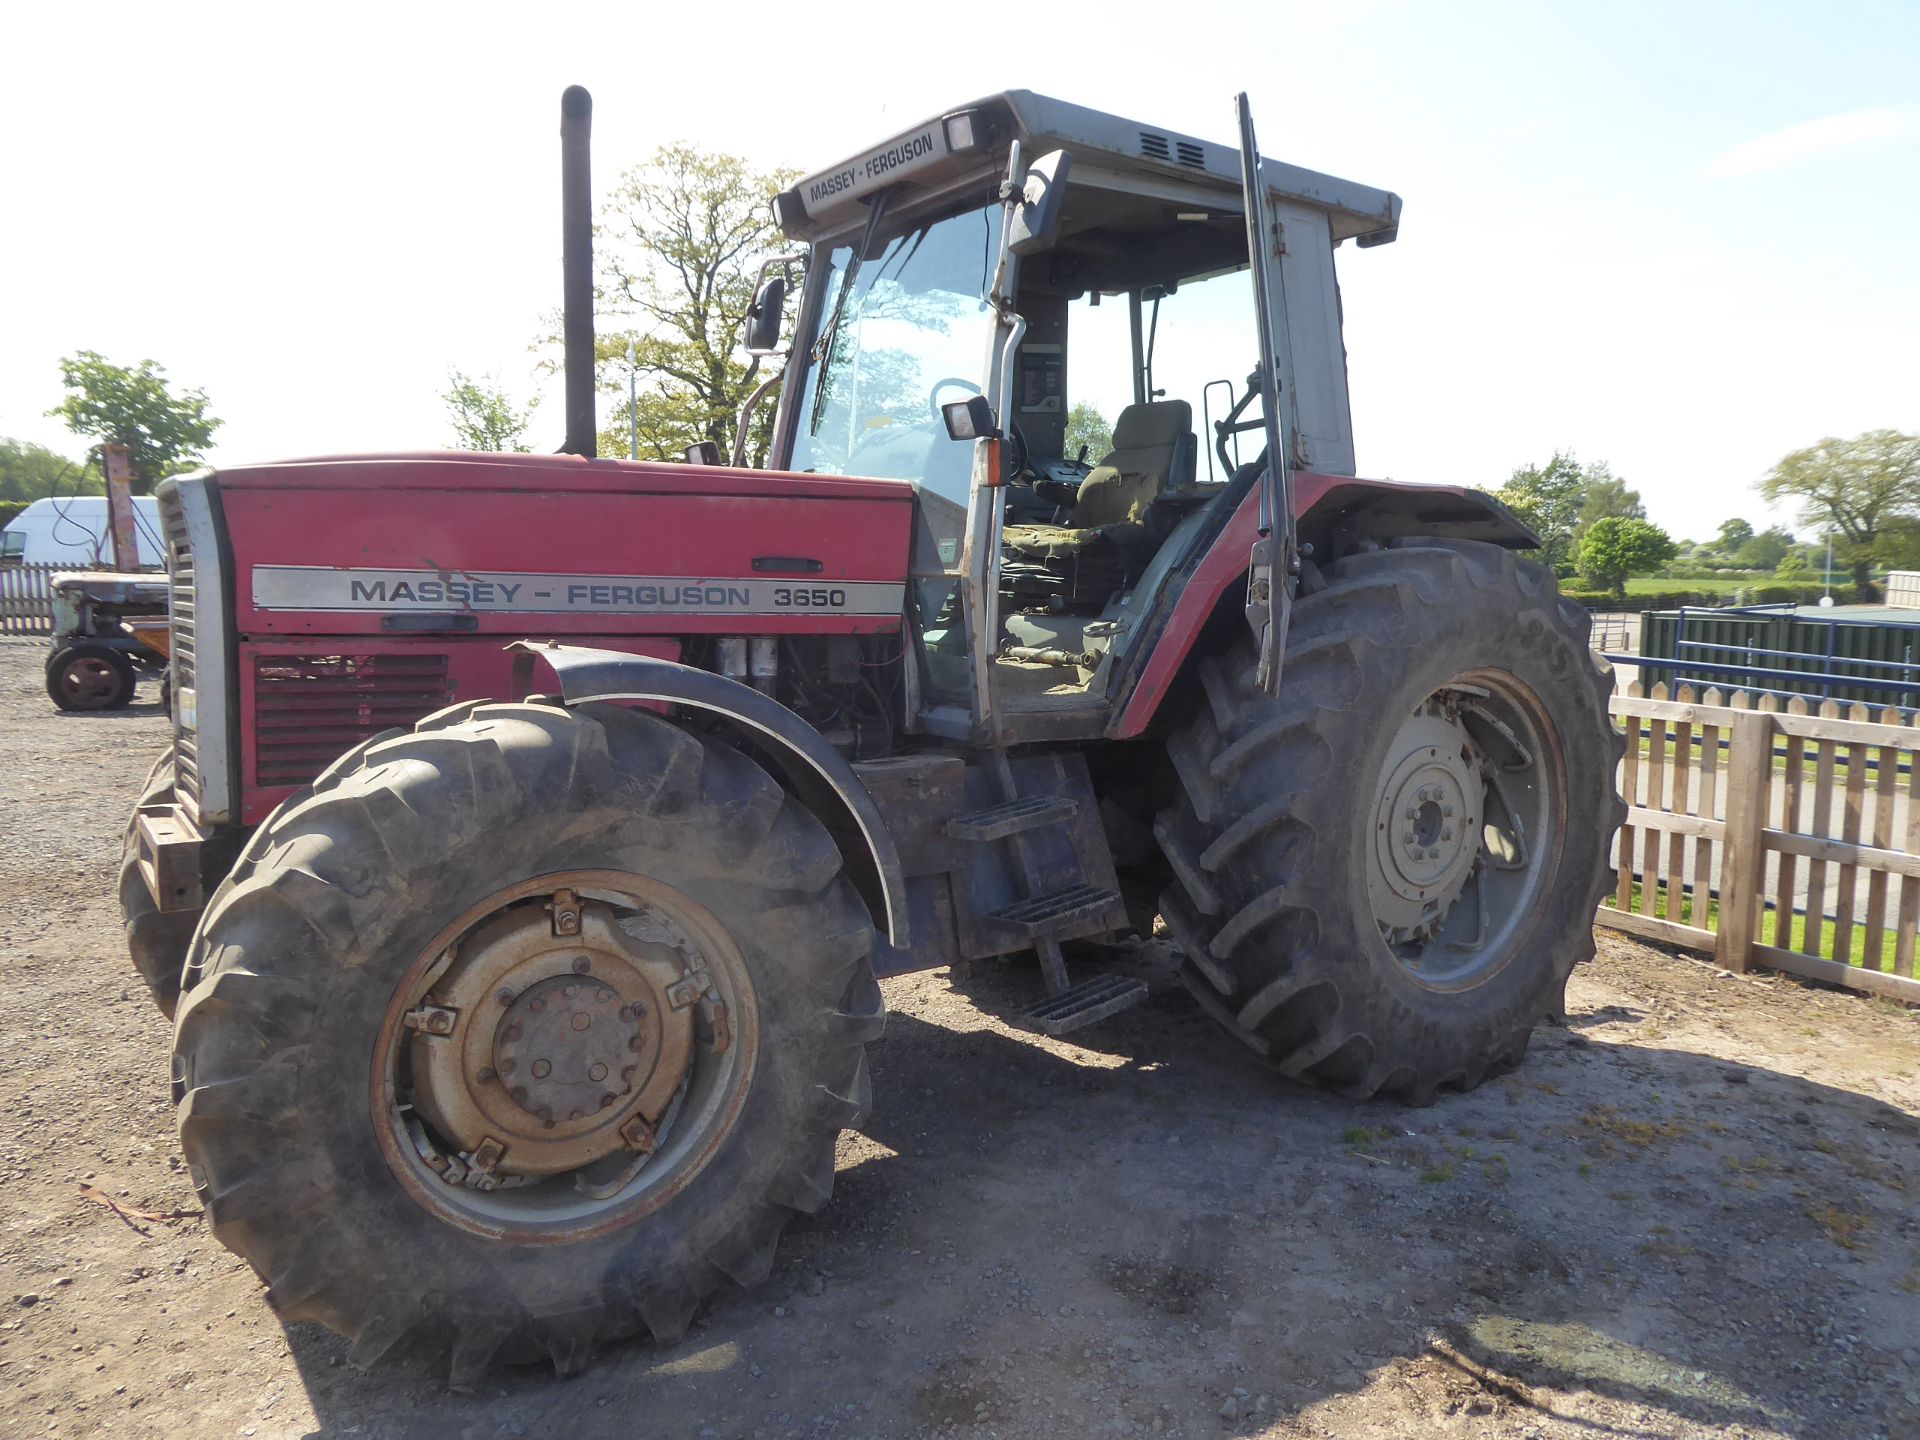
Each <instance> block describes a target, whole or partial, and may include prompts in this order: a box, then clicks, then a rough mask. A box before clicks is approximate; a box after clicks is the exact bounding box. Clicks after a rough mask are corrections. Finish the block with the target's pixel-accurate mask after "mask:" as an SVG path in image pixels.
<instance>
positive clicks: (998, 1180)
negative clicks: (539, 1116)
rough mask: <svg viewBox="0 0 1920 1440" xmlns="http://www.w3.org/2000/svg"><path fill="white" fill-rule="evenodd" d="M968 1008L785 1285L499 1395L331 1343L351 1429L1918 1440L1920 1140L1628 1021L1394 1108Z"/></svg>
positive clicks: (503, 1380)
mask: <svg viewBox="0 0 1920 1440" xmlns="http://www.w3.org/2000/svg"><path fill="white" fill-rule="evenodd" d="M965 983H966V992H965V995H964V997H963V995H962V994H961V993H960V992H958V991H952V990H949V989H948V988H947V986H946V985H945V983H944V982H943V981H940V980H921V981H916V982H914V984H915V986H916V988H915V989H914V990H913V991H912V992H911V994H910V995H909V997H908V1005H907V1012H906V1013H896V1015H895V1017H894V1019H893V1022H892V1025H891V1027H890V1029H889V1032H888V1035H887V1037H886V1039H885V1040H884V1041H882V1042H881V1043H880V1044H879V1045H878V1046H877V1047H876V1048H875V1051H874V1065H873V1070H874V1082H875V1092H876V1099H877V1103H876V1106H875V1109H874V1112H873V1116H872V1119H871V1121H870V1123H869V1126H868V1129H867V1132H866V1135H865V1136H864V1137H863V1138H850V1139H849V1141H848V1142H847V1143H846V1145H845V1146H844V1147H843V1153H842V1169H841V1175H840V1180H839V1188H838V1190H837V1193H836V1195H835V1198H834V1201H833V1203H832V1205H831V1206H830V1207H829V1208H828V1209H827V1210H826V1211H825V1212H823V1213H822V1214H821V1215H820V1216H818V1217H815V1218H811V1219H802V1220H800V1221H798V1222H796V1224H795V1225H794V1227H793V1228H792V1229H791V1230H790V1231H789V1232H788V1237H787V1241H786V1243H785V1245H784V1247H783V1250H782V1256H781V1260H780V1261H779V1263H778V1264H777V1265H776V1267H775V1270H774V1273H773V1275H772V1277H771V1278H770V1280H769V1281H768V1282H767V1283H766V1284H765V1285H764V1286H762V1287H761V1288H760V1289H758V1290H757V1291H755V1292H753V1293H751V1294H747V1295H741V1296H736V1297H733V1298H729V1299H725V1300H722V1301H720V1302H717V1303H715V1304H713V1305H712V1306H710V1307H709V1308H708V1310H707V1311H706V1312H705V1313H704V1314H703V1315H702V1316H701V1317H700V1320H699V1321H698V1322H697V1323H696V1326H695V1328H694V1329H693V1330H692V1331H691V1332H690V1333H689V1335H688V1337H687V1339H686V1340H684V1341H683V1342H682V1343H681V1344H679V1345H676V1346H673V1347H671V1348H667V1349H661V1348H656V1347H654V1346H651V1345H649V1344H646V1343H642V1342H625V1343H620V1344H616V1345H612V1346H609V1347H608V1348H606V1349H605V1350H604V1351H603V1352H602V1353H601V1355H600V1358H599V1360H598V1363H597V1365H596V1366H595V1368H594V1369H593V1370H591V1371H590V1372H589V1373H588V1374H587V1375H586V1376H585V1377H583V1378H581V1379H578V1380H572V1381H564V1382H562V1381H556V1380H554V1379H553V1378H552V1376H551V1375H550V1373H548V1372H544V1371H539V1370H532V1369H526V1370H513V1371H504V1372H501V1373H499V1374H498V1375H497V1376H496V1377H494V1379H493V1380H492V1381H490V1382H489V1384H488V1385H487V1386H486V1388H485V1389H484V1391H483V1392H482V1393H481V1394H479V1395H476V1396H458V1395H450V1394H448V1393H446V1392H445V1391H444V1390H443V1389H442V1386H441V1380H440V1376H439V1374H438V1373H437V1372H436V1371H435V1370H433V1369H432V1368H430V1367H429V1366H428V1365H427V1364H426V1363H425V1362H424V1361H423V1360H420V1359H406V1358H402V1359H401V1360H399V1361H398V1362H390V1363H389V1364H387V1365H385V1366H384V1367H382V1368H379V1369H377V1370H375V1371H374V1372H372V1373H371V1374H361V1373H359V1372H355V1371H353V1370H351V1369H349V1368H346V1367H345V1366H344V1365H343V1364H342V1356H343V1354H344V1346H343V1345H342V1344H341V1343H340V1342H339V1341H337V1340H336V1339H334V1338H333V1337H331V1336H329V1335H326V1334H324V1333H322V1332H318V1331H313V1330H310V1329H308V1328H306V1327H294V1329H293V1330H292V1331H291V1332H290V1335H289V1341H290V1344H291V1346H292V1349H293V1353H294V1355H295V1357H296V1360H297V1362H298V1364H299V1366H300V1369H301V1372H302V1377H303V1379H304V1382H305V1384H306V1387H307V1390H308V1393H309V1395H310V1397H311V1399H312V1403H313V1405H314V1406H315V1409H316V1412H317V1414H318V1415H319V1416H320V1417H321V1419H322V1422H323V1425H324V1427H325V1429H326V1430H327V1432H329V1433H353V1434H358V1435H362V1436H411V1435H427V1434H433V1435H435V1436H449V1435H460V1436H483V1435H495V1434H506V1435H515V1434H525V1435H597V1434H630V1433H646V1434H649V1435H661V1436H680V1435H685V1436H690V1437H698V1436H705V1435H713V1436H756V1435H757V1436H786V1435H801V1436H824V1435H829V1434H831V1435H836V1436H864V1435H872V1436H882V1437H893V1436H904V1435H917V1434H925V1433H932V1432H934V1431H936V1430H943V1429H947V1428H949V1427H959V1428H961V1429H968V1427H973V1426H978V1427H979V1428H978V1429H977V1430H968V1433H978V1434H982V1435H985V1434H995V1435H1002V1436H1009V1435H1036V1436H1037V1435H1048V1436H1054V1435H1105V1434H1115V1435H1119V1434H1142V1435H1152V1434H1159V1435H1168V1434H1180V1435H1185V1436H1189V1437H1192V1436H1202V1435H1204V1436H1215V1435H1222V1434H1229V1435H1251V1434H1257V1433H1260V1432H1262V1431H1263V1430H1265V1429H1267V1428H1269V1427H1273V1426H1282V1427H1283V1428H1284V1426H1285V1423H1286V1422H1287V1421H1289V1420H1290V1419H1291V1418H1293V1417H1298V1416H1299V1415H1301V1413H1302V1412H1303V1411H1306V1410H1308V1409H1309V1408H1311V1407H1323V1406H1326V1405H1329V1404H1334V1405H1337V1404H1338V1402H1339V1401H1340V1400H1341V1398H1342V1397H1349V1396H1355V1395H1359V1394H1361V1393H1363V1392H1364V1393H1365V1395H1366V1402H1367V1405H1368V1407H1369V1408H1368V1410H1367V1412H1366V1413H1367V1415H1368V1417H1369V1418H1370V1421H1371V1423H1374V1424H1379V1423H1382V1418H1381V1417H1383V1416H1384V1417H1386V1419H1387V1420H1388V1421H1392V1422H1394V1423H1395V1424H1398V1425H1400V1426H1401V1427H1403V1429H1404V1433H1409V1434H1421V1433H1429V1431H1430V1430H1431V1429H1432V1428H1433V1427H1435V1426H1441V1425H1445V1424H1452V1425H1467V1426H1468V1427H1469V1428H1468V1429H1466V1430H1463V1431H1461V1432H1460V1433H1472V1434H1496V1433H1508V1432H1507V1431H1506V1430H1504V1429H1502V1428H1500V1427H1501V1426H1504V1425H1506V1424H1511V1425H1512V1426H1513V1427H1514V1428H1513V1429H1512V1431H1511V1433H1513V1434H1515V1435H1521V1434H1526V1433H1528V1432H1529V1430H1530V1429H1531V1430H1532V1432H1533V1433H1537V1434H1540V1435H1560V1434H1566V1435H1596V1436H1640V1435H1655V1434H1658V1435H1674V1434H1689V1433H1697V1432H1698V1429H1699V1428H1700V1427H1707V1426H1712V1427H1729V1428H1731V1429H1734V1430H1736V1431H1737V1430H1738V1429H1740V1428H1745V1429H1747V1430H1750V1431H1756V1432H1760V1433H1765V1434H1772V1433H1776V1432H1777V1433H1781V1434H1787V1435H1835V1434H1858V1435H1863V1436H1864V1435H1869V1434H1875V1433H1882V1434H1888V1435H1893V1434H1907V1433H1913V1431H1912V1429H1911V1428H1910V1427H1912V1426H1913V1424H1914V1422H1915V1416H1916V1410H1915V1408H1914V1406H1913V1405H1912V1404H1911V1403H1910V1402H1909V1401H1908V1400H1907V1399H1906V1398H1905V1396H1904V1395H1903V1388H1904V1387H1906V1386H1910V1385H1911V1384H1912V1383H1913V1382H1912V1381H1911V1380H1910V1379H1907V1378H1906V1376H1908V1375H1910V1374H1911V1373H1912V1370H1911V1364H1912V1357H1911V1354H1910V1352H1909V1351H1906V1350H1904V1349H1903V1347H1909V1346H1911V1345H1912V1343H1913V1337H1914V1336H1915V1335H1916V1334H1920V1298H1916V1297H1915V1296H1914V1295H1913V1294H1912V1293H1911V1291H1910V1290H1907V1289H1902V1288H1901V1277H1902V1276H1903V1275H1906V1273H1907V1267H1908V1265H1909V1263H1910V1260H1912V1259H1914V1258H1915V1234H1914V1230H1913V1226H1912V1223H1911V1222H1910V1221H1909V1220H1908V1219H1907V1218H1906V1212H1907V1203H1906V1200H1907V1197H1906V1194H1905V1193H1904V1187H1906V1186H1908V1185H1910V1184H1911V1183H1912V1181H1913V1179H1914V1176H1913V1174H1912V1172H1911V1168H1910V1167H1911V1157H1912V1155H1913V1154H1914V1143H1913V1142H1914V1140H1915V1138H1916V1136H1920V1125H1916V1123H1915V1122H1914V1120H1913V1119H1912V1118H1911V1117H1909V1116H1908V1115H1907V1114H1905V1113H1904V1112H1903V1111H1900V1110H1898V1109H1895V1108H1893V1107H1891V1106H1888V1105H1885V1104H1882V1103H1880V1102H1878V1101H1875V1100H1873V1099H1870V1098H1867V1097H1864V1096H1861V1095H1858V1094H1855V1093H1852V1092H1850V1091H1844V1090H1838V1089H1832V1088H1828V1087H1824V1086H1820V1085H1817V1084H1812V1083H1809V1082H1807V1081H1804V1080H1800V1079H1797V1078H1793V1077H1790V1076H1787V1075H1783V1074H1779V1073H1776V1072H1773V1071H1769V1070H1764V1069H1759V1068H1754V1067H1750V1066H1744V1065H1738V1064H1732V1063H1729V1062H1727V1061H1725V1060H1720V1059H1714V1058H1710V1057H1707V1056H1703V1055H1700V1054H1695V1053H1690V1052H1687V1051H1683V1050H1677V1049H1655V1048H1646V1047H1644V1046H1639V1045H1625V1044H1610V1043H1596V1042H1594V1041H1590V1040H1587V1039H1585V1038H1583V1036H1582V1034H1581V1031H1582V1029H1587V1028H1592V1027H1594V1026H1596V1025H1602V1024H1607V1023H1615V1022H1620V1021H1624V1020H1631V1019H1634V1018H1637V1015H1638V1012H1635V1011H1631V1010H1625V1009H1623V1008H1622V1007H1617V1006H1609V1007H1608V1008H1607V1009H1605V1010H1598V1011H1590V1012H1587V1013H1584V1014H1582V1013H1576V1014H1575V1015H1573V1016H1572V1017H1571V1018H1570V1025H1569V1028H1565V1029H1551V1030H1547V1031H1545V1032H1543V1033H1542V1035H1541V1036H1540V1037H1539V1039H1538V1040H1537V1042H1536V1044H1535V1047H1534V1051H1533V1054H1532V1056H1531V1058H1530V1059H1529V1060H1528V1062H1527V1063H1526V1065H1525V1066H1524V1067H1523V1068H1522V1070H1521V1071H1520V1072H1519V1073H1518V1074H1516V1075H1513V1076H1509V1077H1507V1078H1506V1079H1504V1080H1502V1081H1499V1082H1495V1083H1493V1084H1491V1085H1488V1086H1486V1087H1484V1088H1483V1089H1482V1090H1480V1091H1478V1092H1476V1093H1474V1094H1472V1095H1465V1096H1459V1095H1455V1096H1447V1097H1443V1098H1442V1100H1441V1101H1440V1103H1438V1104H1436V1105H1434V1106H1432V1107H1429V1108H1426V1109H1417V1110H1416V1109H1407V1108H1404V1107H1399V1106H1394V1105H1381V1104H1357V1103H1351V1102H1347V1101H1342V1100H1338V1099H1335V1098H1332V1097H1328V1096H1325V1095H1320V1094H1317V1093H1314V1092H1310V1091H1304V1090H1300V1089H1297V1088H1294V1087H1291V1086H1288V1085H1285V1084H1284V1083H1282V1082H1279V1081H1277V1080H1275V1079H1274V1078H1272V1077H1270V1076H1269V1075H1267V1074H1265V1073H1264V1072H1262V1071H1260V1070H1259V1069H1257V1068H1256V1067H1255V1066H1254V1065H1253V1064H1252V1063H1251V1062H1250V1061H1249V1060H1247V1059H1246V1058H1245V1057H1244V1056H1243V1055H1242V1054H1241V1053H1240V1052H1239V1051H1238V1050H1237V1049H1236V1048H1235V1047H1234V1046H1232V1045H1231V1044H1230V1043H1229V1042H1226V1041H1224V1040H1222V1039H1221V1038H1220V1037H1219V1036H1217V1035H1216V1034H1215V1032H1214V1031H1213V1030H1212V1028H1211V1027H1210V1026H1209V1025H1208V1024H1207V1022H1206V1021H1205V1020H1204V1019H1203V1018H1202V1017H1200V1016H1199V1015H1198V1014H1197V1012H1195V1011H1193V1010H1192V1009H1190V1008H1189V1007H1188V1006H1187V1005H1186V1003H1185V1002H1184V1001H1183V999H1181V998H1180V997H1178V996H1174V995H1156V997H1155V998H1154V999H1153V1000H1151V1001H1150V1002H1149V1003H1148V1005H1146V1006H1143V1007H1141V1008H1140V1009H1138V1010H1136V1011H1134V1012H1132V1013H1130V1014H1129V1015H1127V1016H1124V1017H1121V1018H1119V1019H1117V1020H1115V1021H1112V1022H1109V1023H1108V1024H1106V1025H1104V1026H1101V1027H1096V1028H1095V1029H1094V1030H1093V1031H1092V1032H1091V1033H1089V1034H1087V1035H1085V1036H1076V1037H1073V1038H1074V1039H1075V1040H1083V1041H1084V1043H1081V1044H1076V1045H1072V1046H1058V1045H1055V1046H1051V1047H1050V1046H1048V1045H1045V1044H1043V1043H1041V1042H1038V1041H1037V1040H1034V1039H1032V1038H1031V1037H1028V1036H1025V1035H1021V1034H1010V1033H1007V1032H1006V1031H1005V1030H1003V1029H1000V1028H993V1027H990V1026H988V1025H987V1024H986V1022H985V1020H984V1018H983V1017H982V1015H981V1014H980V1013H979V1012H978V1011H976V1010H975V1009H974V1008H973V1005H971V1004H969V1003H967V1001H968V1000H971V1001H973V1002H975V1003H977V1004H978V1005H979V1007H980V1008H981V1009H982V1010H985V1011H986V1012H988V1013H991V1014H1000V1015H1010V1014H1012V1013H1014V1012H1015V1011H1017V1010H1018V1009H1019V1008H1021V1006H1022V1005H1024V1004H1025V1003H1026V1002H1027V1000H1028V999H1029V998H1030V997H1029V995H1028V988H1027V987H1028V986H1029V984H1030V983H1031V982H1030V980H1029V978H1028V977H1026V976H1025V975H1023V974H1021V973H1020V972H1019V971H1017V970H1008V969H998V968H995V969H991V970H988V971H986V972H983V973H982V974H981V975H980V976H979V977H978V978H977V979H974V980H971V981H968V982H965ZM922 999H924V1000H925V1001H926V1003H918V1002H919V1001H921V1000H922ZM936 1022H937V1023H936ZM1907 1283H1909V1284H1911V1283H1912V1279H1911V1277H1910V1276H1909V1277H1908V1280H1907ZM1909 1393H1910V1392H1909ZM1330 1413H1332V1414H1336V1416H1337V1412H1326V1411H1316V1415H1317V1417H1318V1419H1319V1421H1320V1423H1322V1424H1334V1423H1336V1422H1335V1421H1329V1420H1327V1418H1326V1417H1327V1415H1328V1414H1330ZM1356 1428H1357V1427H1356ZM1369 1433H1402V1430H1401V1429H1384V1430H1380V1431H1378V1432H1369Z"/></svg>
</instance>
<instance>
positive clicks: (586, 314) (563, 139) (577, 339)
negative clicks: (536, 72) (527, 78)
mask: <svg viewBox="0 0 1920 1440" xmlns="http://www.w3.org/2000/svg"><path fill="white" fill-rule="evenodd" d="M592 138H593V96H591V95H589V94H588V93H587V91H586V87H585V86H583V85H569V86H568V87H567V88H566V91H565V93H564V94H562V95H561V97H560V245H561V249H560V256H561V259H560V265H561V316H562V320H561V334H562V341H563V344H564V346H565V349H566V376H567V438H566V440H565V441H564V442H563V443H562V444H561V446H560V453H561V454H563V455H585V456H588V457H591V456H592V455H593V454H594V452H595V450H596V449H597V448H598V437H599V426H598V425H597V424H596V423H595V420H594V414H593V183H592V178H591V174H590V171H589V167H588V155H589V151H590V149H591V144H592Z"/></svg>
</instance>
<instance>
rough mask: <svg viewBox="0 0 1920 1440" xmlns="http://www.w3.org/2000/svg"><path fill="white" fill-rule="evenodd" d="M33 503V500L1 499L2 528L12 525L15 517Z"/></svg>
mask: <svg viewBox="0 0 1920 1440" xmlns="http://www.w3.org/2000/svg"><path fill="white" fill-rule="evenodd" d="M32 503H33V502H32V501H31V500H0V530H4V529H5V528H6V527H7V526H9V525H11V524H12V523H13V517H14V516H16V515H18V514H19V513H20V512H21V511H22V510H24V509H26V508H27V506H29V505H31V504H32Z"/></svg>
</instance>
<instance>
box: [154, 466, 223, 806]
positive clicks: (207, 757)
mask: <svg viewBox="0 0 1920 1440" xmlns="http://www.w3.org/2000/svg"><path fill="white" fill-rule="evenodd" d="M213 483H214V482H213V475H212V473H211V472H208V471H201V472H199V473H197V474H193V475H180V476H176V477H174V478H173V479H171V480H163V481H161V482H160V485H159V487H158V489H159V491H160V492H161V493H163V494H164V493H165V492H166V491H167V490H169V489H171V490H172V492H173V496H174V499H175V500H176V501H178V502H179V505H180V517H181V519H182V520H183V521H185V523H186V527H187V545H188V548H190V549H191V550H192V551H193V610H194V614H193V646H194V649H193V666H194V672H193V681H194V697H193V711H194V730H195V749H196V751H197V753H198V756H199V762H200V812H199V814H198V815H197V816H196V817H195V818H196V819H197V820H198V821H199V823H200V824H201V825H202V826H207V825H226V824H231V823H232V822H233V821H234V820H235V819H236V818H237V816H236V813H235V810H236V801H237V800H238V798H239V789H240V787H239V785H238V784H237V783H236V780H237V777H236V775H235V773H234V770H235V767H234V751H233V727H232V719H233V713H232V706H233V700H234V694H233V682H234V671H233V653H232V649H233V624H232V617H231V616H229V615H228V614H227V598H226V596H227V568H226V556H225V554H224V553H223V552H222V547H221V544H220V524H219V521H218V520H217V519H216V518H215V517H214V510H213Z"/></svg>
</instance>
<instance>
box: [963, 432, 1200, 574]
mask: <svg viewBox="0 0 1920 1440" xmlns="http://www.w3.org/2000/svg"><path fill="white" fill-rule="evenodd" d="M1195 456H1196V452H1195V449H1194V439H1193V407H1192V406H1191V405H1189V404H1187V402H1186V401H1184V400H1161V401H1157V402H1155V403H1153V404H1150V405H1129V406H1127V408H1126V409H1124V410H1122V411H1121V412H1120V418H1119V419H1118V420H1116V421H1114V425H1113V452H1112V453H1111V454H1110V455H1108V456H1107V457H1106V458H1105V459H1103V460H1102V461H1101V462H1100V463H1099V465H1097V466H1096V467H1095V468H1094V470H1093V473H1092V474H1090V475H1088V476H1087V478H1086V479H1085V480H1082V481H1081V482H1080V498H1079V499H1078V500H1077V501H1075V502H1074V506H1073V518H1072V523H1071V524H1067V525H1009V526H1007V528H1006V530H1005V531H1004V532H1003V534H1002V537H1001V538H1002V540H1003V541H1004V542H1005V544H1006V546H1007V548H1008V549H1010V550H1012V551H1014V552H1015V553H1017V554H1020V555H1025V556H1029V557H1031V558H1033V559H1036V560H1047V559H1067V558H1070V557H1073V556H1077V555H1078V554H1079V553H1080V552H1081V551H1082V550H1084V549H1086V548H1087V547H1088V546H1090V545H1092V544H1094V543H1095V542H1097V541H1101V540H1105V541H1108V542H1111V543H1112V544H1113V545H1115V546H1117V547H1119V548H1120V549H1121V550H1134V549H1138V548H1139V547H1140V545H1141V544H1142V543H1143V542H1144V541H1145V540H1146V539H1147V524H1146V520H1147V508H1148V507H1149V506H1150V505H1152V504H1153V502H1154V500H1155V498H1156V497H1158V495H1159V494H1160V492H1161V491H1162V490H1163V489H1168V488H1177V487H1179V486H1183V485H1185V486H1191V485H1192V484H1193V472H1194V463H1195Z"/></svg>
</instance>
